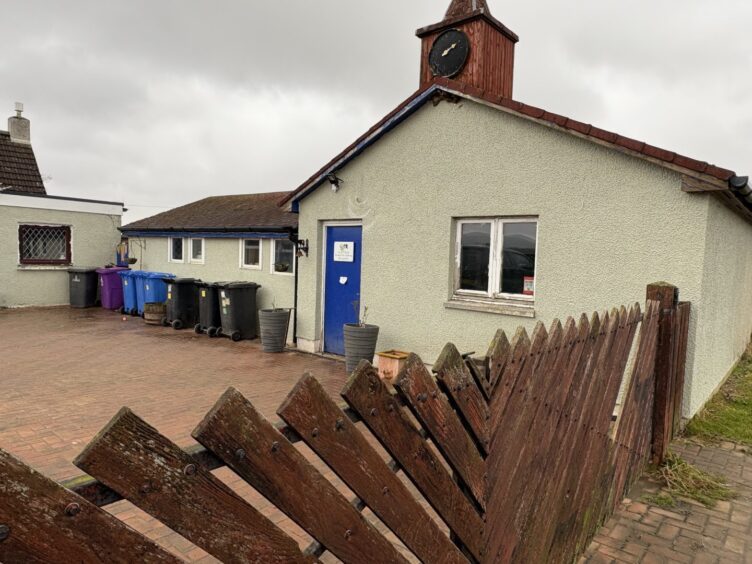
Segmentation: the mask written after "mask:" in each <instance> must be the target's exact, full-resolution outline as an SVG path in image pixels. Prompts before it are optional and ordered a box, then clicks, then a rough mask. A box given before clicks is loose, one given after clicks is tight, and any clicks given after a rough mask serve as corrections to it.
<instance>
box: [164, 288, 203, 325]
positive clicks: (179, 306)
mask: <svg viewBox="0 0 752 564" xmlns="http://www.w3.org/2000/svg"><path fill="white" fill-rule="evenodd" d="M164 281H165V283H166V284H167V317H165V319H164V321H163V324H164V325H171V326H172V328H173V329H176V330H180V329H185V328H186V327H195V326H196V324H197V323H198V320H199V314H198V288H197V287H196V283H197V282H201V281H200V280H196V279H195V278H174V279H173V278H164Z"/></svg>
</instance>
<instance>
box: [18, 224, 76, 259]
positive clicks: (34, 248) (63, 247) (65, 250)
mask: <svg viewBox="0 0 752 564" xmlns="http://www.w3.org/2000/svg"><path fill="white" fill-rule="evenodd" d="M70 241H71V233H70V227H52V226H49V225H21V226H20V227H19V228H18V245H19V251H20V257H21V264H70V262H71V244H70Z"/></svg>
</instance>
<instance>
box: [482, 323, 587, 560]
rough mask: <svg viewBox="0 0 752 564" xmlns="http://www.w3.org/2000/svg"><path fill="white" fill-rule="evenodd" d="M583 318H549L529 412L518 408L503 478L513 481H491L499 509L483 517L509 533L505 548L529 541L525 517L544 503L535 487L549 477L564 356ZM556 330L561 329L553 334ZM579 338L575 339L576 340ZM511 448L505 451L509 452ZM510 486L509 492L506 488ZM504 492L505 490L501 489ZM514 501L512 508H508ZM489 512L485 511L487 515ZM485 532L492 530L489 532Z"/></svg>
mask: <svg viewBox="0 0 752 564" xmlns="http://www.w3.org/2000/svg"><path fill="white" fill-rule="evenodd" d="M587 330H588V329H587V322H586V323H585V325H584V326H583V327H581V328H580V330H579V331H578V328H577V325H576V324H575V322H574V320H573V319H571V318H570V319H568V320H567V322H566V325H565V327H564V328H561V326H560V324H559V323H558V322H555V323H554V325H553V326H552V328H551V331H550V335H551V337H550V339H549V343H548V345H547V354H546V357H547V358H548V362H547V363H546V364H543V365H541V366H540V367H539V368H538V370H537V372H538V374H536V376H535V378H536V380H538V381H539V382H538V386H537V389H538V391H536V392H535V393H536V394H537V397H534V398H533V399H532V401H531V402H528V404H527V405H526V406H525V411H527V412H529V415H526V414H523V415H522V416H521V417H520V419H525V418H526V417H527V419H528V421H526V422H524V423H523V429H522V430H521V431H520V437H527V438H528V439H523V440H521V441H520V442H521V445H520V444H517V445H515V448H516V449H517V453H518V454H517V458H518V461H517V464H516V465H515V466H514V468H513V470H512V471H511V473H510V474H509V475H508V476H505V478H504V481H503V482H506V481H509V482H514V484H515V487H514V488H512V487H510V486H508V485H507V484H504V483H503V482H502V483H500V484H498V485H497V488H498V493H497V494H496V495H495V496H494V500H493V501H489V503H490V504H491V505H493V504H494V503H497V504H502V507H503V508H500V509H499V511H500V515H498V516H494V518H493V519H487V521H490V522H492V523H493V525H492V526H493V528H494V530H500V529H504V530H507V531H509V532H508V533H506V535H508V537H509V538H510V539H511V540H510V541H508V542H509V543H511V545H510V546H508V547H507V551H511V550H513V545H515V544H518V543H523V544H524V543H526V542H529V541H528V539H527V538H526V534H525V533H526V530H527V528H528V527H529V526H530V520H531V519H537V518H539V517H540V512H545V511H547V510H548V508H545V507H541V506H540V505H539V503H538V501H539V498H538V496H537V492H538V489H539V488H540V487H541V485H542V482H544V481H545V480H548V479H550V477H549V476H548V475H547V473H546V466H547V462H548V458H549V457H553V456H556V452H557V451H556V446H555V445H553V446H552V445H551V441H552V439H553V435H554V426H555V421H554V420H558V417H559V415H560V413H561V409H562V408H563V403H564V399H565V398H566V395H567V392H568V390H569V386H570V384H571V380H572V378H571V371H570V373H569V375H567V372H566V368H567V363H568V362H570V356H571V355H572V354H573V352H574V351H576V350H582V347H583V342H584V339H585V337H586V336H587ZM559 335H561V336H560V337H559ZM578 341H579V342H578ZM514 455H515V453H514V452H512V453H510V456H514ZM509 491H513V492H514V494H513V497H512V496H511V495H510V494H509V493H508V492H509ZM505 492H507V493H505ZM511 507H515V508H516V510H515V511H511V510H510V508H511ZM489 516H490V515H489ZM490 534H494V533H491V532H489V535H490Z"/></svg>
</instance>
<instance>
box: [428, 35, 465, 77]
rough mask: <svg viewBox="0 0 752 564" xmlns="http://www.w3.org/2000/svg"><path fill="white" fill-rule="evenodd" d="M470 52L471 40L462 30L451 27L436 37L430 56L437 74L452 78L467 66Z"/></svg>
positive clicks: (429, 58)
mask: <svg viewBox="0 0 752 564" xmlns="http://www.w3.org/2000/svg"><path fill="white" fill-rule="evenodd" d="M469 54H470V40H469V39H468V38H467V35H465V34H464V33H463V32H462V31H460V30H458V29H450V30H449V31H445V32H444V33H442V34H441V35H439V36H438V37H437V38H436V41H434V43H433V47H431V53H430V55H429V56H428V62H429V63H430V64H431V70H432V71H433V74H434V75H435V76H444V77H446V78H452V77H453V76H457V75H458V74H459V73H460V72H462V69H463V68H465V63H467V57H468V55H469Z"/></svg>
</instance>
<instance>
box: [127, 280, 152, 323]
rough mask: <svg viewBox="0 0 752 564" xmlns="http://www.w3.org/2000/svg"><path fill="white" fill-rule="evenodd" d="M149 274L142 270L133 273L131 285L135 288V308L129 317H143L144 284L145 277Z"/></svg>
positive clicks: (144, 301)
mask: <svg viewBox="0 0 752 564" xmlns="http://www.w3.org/2000/svg"><path fill="white" fill-rule="evenodd" d="M147 274H149V273H148V272H146V271H144V270H135V271H133V278H132V280H133V284H134V285H135V286H136V307H135V308H133V309H132V310H131V315H143V314H144V304H145V303H146V296H145V295H144V282H146V275H147Z"/></svg>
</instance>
